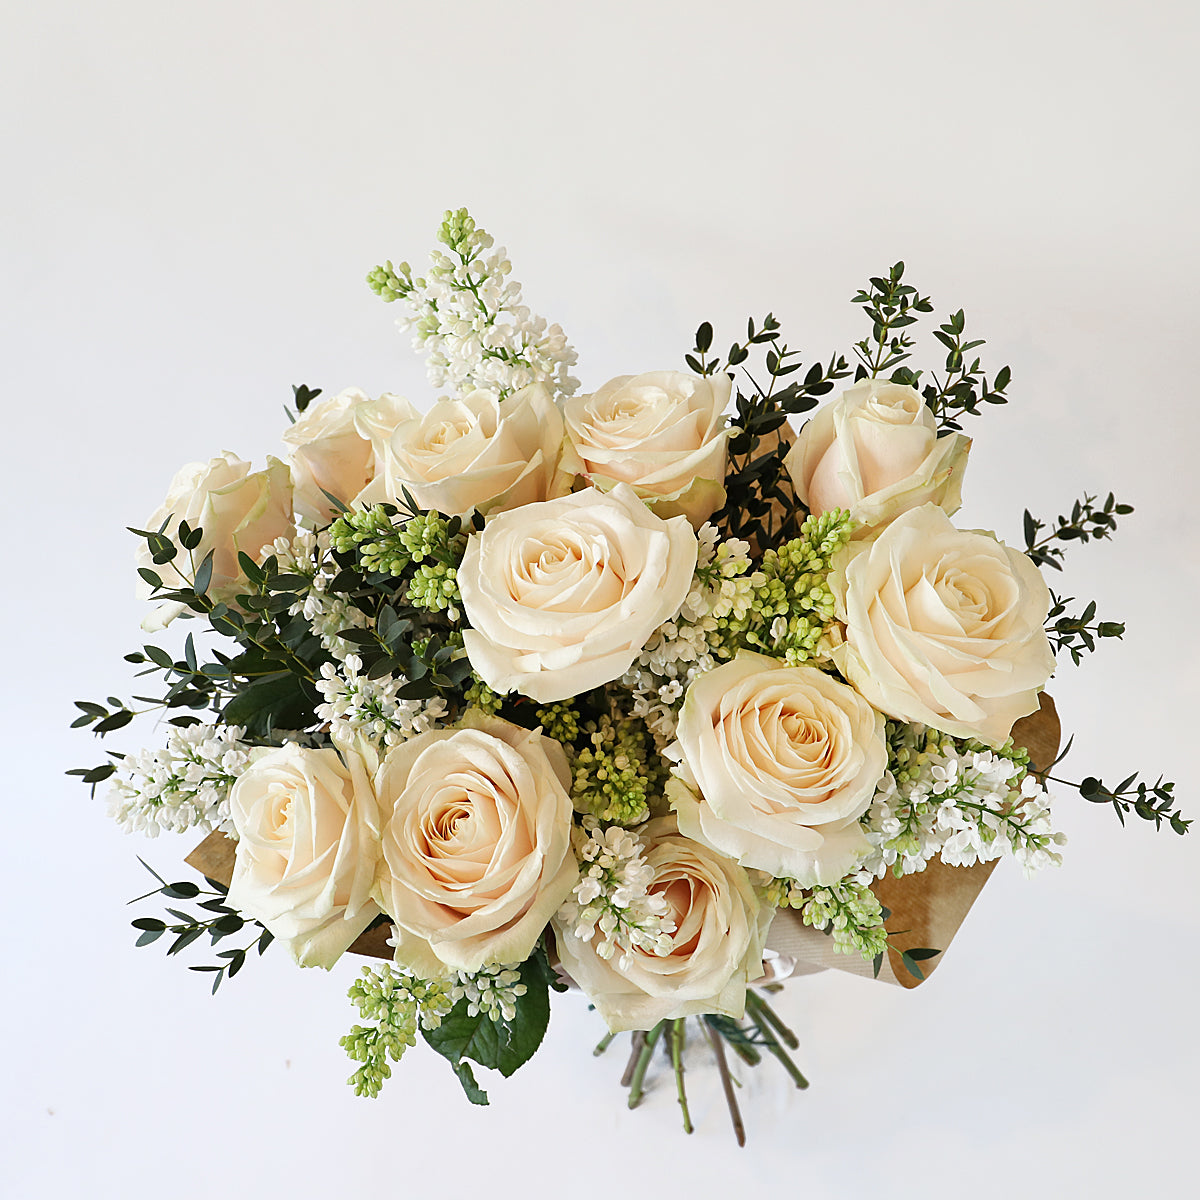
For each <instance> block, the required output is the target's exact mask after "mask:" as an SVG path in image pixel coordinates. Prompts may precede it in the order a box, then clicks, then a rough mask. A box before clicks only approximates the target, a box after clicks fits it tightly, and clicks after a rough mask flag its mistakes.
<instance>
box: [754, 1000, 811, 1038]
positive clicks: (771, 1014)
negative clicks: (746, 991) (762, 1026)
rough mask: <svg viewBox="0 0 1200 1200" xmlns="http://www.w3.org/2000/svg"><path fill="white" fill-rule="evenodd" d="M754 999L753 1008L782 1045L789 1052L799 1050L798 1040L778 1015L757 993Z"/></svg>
mask: <svg viewBox="0 0 1200 1200" xmlns="http://www.w3.org/2000/svg"><path fill="white" fill-rule="evenodd" d="M754 998H755V1000H756V1001H757V1003H756V1005H755V1007H756V1008H757V1009H758V1010H759V1011H760V1012H761V1013H762V1015H763V1016H764V1017H765V1018H766V1020H767V1021H768V1022H769V1023H770V1025H771V1027H772V1028H773V1029H774V1030H775V1032H776V1033H777V1034H779V1036H780V1038H781V1039H782V1040H783V1044H784V1045H785V1046H787V1048H788V1049H789V1050H799V1049H800V1039H799V1038H798V1037H797V1036H796V1035H795V1034H794V1033H793V1032H792V1031H791V1030H790V1029H789V1028H788V1027H787V1026H786V1025H785V1024H784V1023H783V1021H782V1019H781V1018H780V1016H779V1014H778V1013H777V1012H776V1011H775V1010H774V1009H773V1008H772V1007H771V1006H770V1005H769V1004H768V1003H767V1002H766V1001H765V1000H764V999H763V998H762V997H761V996H760V995H758V994H757V993H755V997H754Z"/></svg>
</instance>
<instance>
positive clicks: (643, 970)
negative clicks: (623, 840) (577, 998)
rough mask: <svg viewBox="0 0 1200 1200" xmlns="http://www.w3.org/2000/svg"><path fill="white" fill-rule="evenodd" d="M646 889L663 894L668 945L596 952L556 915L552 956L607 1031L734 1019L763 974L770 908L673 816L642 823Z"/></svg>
mask: <svg viewBox="0 0 1200 1200" xmlns="http://www.w3.org/2000/svg"><path fill="white" fill-rule="evenodd" d="M641 833H642V837H643V838H644V840H645V842H646V844H647V849H646V855H645V857H646V862H647V865H648V866H649V867H650V868H651V869H652V870H653V872H654V881H653V883H651V884H650V888H649V891H650V892H651V894H653V895H658V896H661V897H662V898H663V899H664V900H665V901H666V902H667V916H668V918H670V919H671V920H672V921H674V924H675V932H674V933H673V934H671V935H670V937H671V951H670V953H669V954H666V955H662V956H659V955H656V954H655V953H654V952H653V951H650V950H643V949H640V948H637V947H635V948H634V949H632V950H631V951H630V952H629V954H628V956H627V957H626V958H625V959H621V958H618V959H617V960H615V961H614V960H613V959H605V958H602V957H601V956H600V955H599V954H598V953H597V952H596V945H595V939H592V940H591V941H583V940H582V939H580V938H578V937H576V936H575V932H574V926H573V924H572V922H570V921H562V922H560V921H555V924H554V934H555V942H556V944H557V946H558V953H559V957H560V959H561V960H562V964H563V966H564V967H565V968H566V970H567V972H568V974H570V976H571V978H572V979H574V980H575V982H576V983H578V984H579V986H580V987H581V988H582V989H583V991H584V993H585V994H586V995H587V998H588V999H589V1000H590V1001H591V1002H592V1003H593V1004H594V1005H595V1006H596V1010H597V1011H598V1012H599V1013H600V1015H601V1016H602V1017H603V1018H604V1020H605V1021H606V1022H607V1023H608V1027H609V1029H611V1030H613V1031H614V1032H617V1033H619V1032H621V1031H623V1030H626V1029H653V1028H654V1026H655V1025H657V1024H658V1022H659V1021H665V1020H674V1019H675V1018H678V1017H689V1016H694V1015H697V1014H700V1013H722V1014H724V1015H725V1016H729V1017H740V1016H742V1014H743V1012H744V1010H745V1004H746V985H747V983H748V982H749V981H750V980H751V979H757V978H759V976H761V975H762V956H763V945H764V943H765V942H766V936H767V928H768V926H769V925H770V923H771V918H772V916H773V915H774V909H773V908H772V907H771V906H770V905H769V904H765V903H763V902H762V901H760V899H759V898H758V896H757V895H756V893H755V891H754V888H753V886H752V885H751V882H750V876H749V875H748V874H747V873H746V871H745V869H744V868H742V867H740V866H738V864H737V863H735V862H734V861H733V860H732V859H730V858H726V857H725V856H724V855H721V854H718V853H717V852H716V851H715V850H712V849H710V848H709V847H708V846H704V845H701V844H700V843H699V842H695V841H693V840H692V839H691V838H688V837H685V836H683V835H682V834H681V833H680V832H679V831H678V829H677V827H676V824H675V819H674V818H673V817H659V818H657V819H656V820H653V821H650V822H649V823H648V824H647V825H646V826H645V828H644V829H643V830H642V831H641Z"/></svg>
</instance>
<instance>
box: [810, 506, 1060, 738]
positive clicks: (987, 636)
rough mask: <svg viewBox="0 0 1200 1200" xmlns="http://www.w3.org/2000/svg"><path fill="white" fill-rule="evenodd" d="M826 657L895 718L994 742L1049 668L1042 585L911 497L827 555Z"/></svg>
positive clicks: (992, 544)
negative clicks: (831, 616) (831, 617)
mask: <svg viewBox="0 0 1200 1200" xmlns="http://www.w3.org/2000/svg"><path fill="white" fill-rule="evenodd" d="M829 584H830V587H831V589H832V590H833V593H834V598H835V600H836V603H837V618H838V620H839V621H840V622H841V623H842V625H843V626H844V639H845V640H844V642H843V643H842V644H841V645H839V646H836V647H835V648H834V650H833V659H834V662H835V663H836V664H837V667H838V669H839V670H840V671H841V672H842V674H843V676H844V677H845V678H846V680H847V681H848V682H849V683H850V684H852V685H853V686H854V687H855V688H856V689H857V690H858V691H859V692H860V693H861V694H862V695H863V696H864V697H865V698H866V699H867V700H868V701H869V702H870V703H871V704H873V705H874V706H875V707H876V708H878V709H880V710H881V711H882V712H885V713H887V714H888V715H889V716H891V717H895V718H897V719H898V720H901V721H914V722H918V723H920V724H923V725H932V726H933V727H934V728H935V729H940V730H942V731H944V732H945V733H949V734H952V735H954V736H955V737H973V738H978V739H979V740H981V741H983V742H986V743H987V744H988V745H992V746H998V745H1001V744H1002V743H1003V742H1004V741H1005V740H1006V739H1007V738H1008V735H1009V732H1010V730H1011V729H1012V725H1013V722H1014V721H1016V720H1017V718H1018V717H1023V716H1026V715H1027V714H1029V713H1031V712H1034V711H1035V710H1036V709H1037V707H1038V693H1039V692H1040V691H1041V690H1042V688H1043V687H1044V686H1045V683H1046V680H1047V679H1049V678H1050V676H1051V675H1052V674H1053V672H1054V653H1053V651H1052V650H1051V648H1050V642H1049V639H1048V638H1047V636H1046V632H1045V629H1044V628H1043V624H1044V622H1045V620H1046V616H1047V613H1048V611H1049V608H1050V593H1049V591H1048V590H1047V588H1046V584H1045V583H1044V582H1043V580H1042V577H1041V575H1040V574H1039V572H1038V569H1037V568H1036V567H1035V566H1034V565H1033V563H1032V562H1030V561H1029V559H1028V557H1027V556H1026V555H1024V554H1022V553H1021V552H1020V551H1018V550H1013V549H1011V548H1010V547H1008V546H1006V545H1004V543H1003V542H1000V541H998V540H997V539H996V538H995V537H994V536H993V535H992V534H990V533H983V532H979V531H963V530H959V529H955V528H954V526H953V525H952V524H951V523H950V518H949V517H948V516H946V514H945V512H943V511H942V509H940V508H938V507H937V506H936V505H933V504H926V505H923V506H922V507H921V508H915V509H913V510H911V511H910V512H907V513H904V514H903V515H902V516H899V517H897V518H896V519H895V520H894V521H893V522H892V523H891V524H890V525H888V526H887V527H886V528H885V529H884V530H883V531H882V532H880V533H879V534H878V535H877V536H875V537H874V538H871V539H869V540H867V541H864V542H855V543H851V545H850V546H849V547H847V548H846V549H845V550H843V551H841V552H839V554H838V555H837V556H835V559H834V564H833V570H832V571H831V572H830V575H829Z"/></svg>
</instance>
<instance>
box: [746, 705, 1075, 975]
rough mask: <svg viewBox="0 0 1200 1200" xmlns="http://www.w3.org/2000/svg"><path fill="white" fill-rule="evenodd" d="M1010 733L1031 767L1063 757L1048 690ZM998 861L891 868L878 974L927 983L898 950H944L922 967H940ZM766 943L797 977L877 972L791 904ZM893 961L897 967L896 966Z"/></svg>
mask: <svg viewBox="0 0 1200 1200" xmlns="http://www.w3.org/2000/svg"><path fill="white" fill-rule="evenodd" d="M1012 735H1013V740H1014V742H1016V744H1017V745H1018V746H1024V747H1025V749H1026V750H1028V751H1029V758H1030V765H1031V766H1032V767H1034V768H1035V769H1036V772H1037V773H1039V774H1043V775H1044V774H1045V773H1046V772H1047V771H1048V770H1049V769H1050V765H1051V763H1053V762H1054V758H1055V756H1056V755H1057V754H1058V743H1059V741H1060V739H1061V736H1062V729H1061V727H1060V725H1059V721H1058V713H1057V712H1056V711H1055V708H1054V701H1053V700H1051V699H1050V697H1049V696H1047V695H1046V694H1045V692H1043V693H1042V695H1041V706H1040V708H1039V709H1038V711H1037V712H1035V713H1032V714H1030V715H1029V716H1028V717H1022V718H1021V719H1020V720H1019V721H1018V722H1017V723H1016V724H1015V725H1014V726H1013V731H1012ZM996 861H997V860H993V861H992V862H989V863H976V864H975V865H974V866H972V867H948V866H947V865H946V864H945V863H944V862H942V860H941V859H940V858H935V859H933V860H931V861H930V863H929V865H928V866H927V867H926V868H925V870H923V871H919V872H917V873H916V874H914V875H904V876H902V877H901V878H899V879H897V878H895V877H894V876H893V875H891V874H890V873H889V874H887V875H885V876H884V877H883V878H882V879H879V880H877V881H876V882H875V883H873V884H872V885H871V890H872V891H873V892H874V893H875V895H876V896H878V897H879V902H880V903H881V904H882V905H883V906H884V907H885V908H887V909H890V910H891V914H892V915H891V916H890V917H889V918H888V920H887V924H886V927H887V929H888V932H889V933H894V936H893V937H892V938H891V939H890V940H889V947H892V948H893V953H891V954H889V955H888V956H887V958H886V959H885V960H884V962H883V965H882V967H881V969H880V972H879V978H880V979H883V980H886V981H887V982H888V983H898V984H899V985H900V986H901V987H905V988H914V987H916V986H917V985H918V984H919V983H920V982H921V980H919V979H916V978H915V977H913V976H912V975H910V974H909V973H908V971H907V970H906V969H905V968H904V967H902V966H900V954H899V951H901V950H911V949H913V948H914V947H916V946H927V947H929V948H930V949H933V950H940V951H941V953H940V954H938V955H937V956H935V957H934V958H929V959H926V960H925V961H924V962H923V963H922V964H921V970H922V971H923V972H924V974H925V977H926V978H928V977H929V976H930V975H931V974H932V973H933V972H934V971H935V970H936V969H937V967H938V964H940V963H941V961H942V960H943V959H944V958H945V957H946V951H947V949H949V946H950V943H951V942H952V941H953V940H954V935H955V934H956V933H957V932H958V930H959V926H961V925H962V923H963V921H964V920H965V919H966V916H967V913H968V912H970V910H971V905H972V904H974V903H975V898H976V897H977V896H978V895H979V893H980V892H981V891H982V890H983V885H984V884H985V883H987V881H988V877H989V876H990V875H991V873H992V871H993V870H994V868H995V866H996ZM900 930H904V931H905V932H903V933H901V932H899V931H900ZM767 945H768V947H769V948H770V949H772V950H774V951H776V952H778V953H779V954H782V955H786V956H787V957H789V958H792V959H795V960H796V968H795V970H794V972H793V974H796V975H810V974H813V973H815V972H817V971H823V970H825V969H827V968H830V967H832V968H834V969H836V970H840V971H849V972H850V973H851V974H854V975H862V976H865V977H867V978H870V977H871V976H872V974H873V967H872V964H871V963H869V962H867V961H866V960H865V959H863V958H862V957H860V956H859V955H857V954H854V953H851V954H835V953H834V950H833V939H832V938H831V937H829V936H828V935H826V934H824V933H819V932H817V931H816V930H814V929H810V928H809V927H808V926H807V925H805V924H804V922H803V920H802V919H801V918H800V915H799V914H798V913H796V912H794V911H792V910H791V909H780V910H779V913H778V914H777V915H776V917H775V923H774V924H773V925H772V926H771V934H770V937H769V938H768V939H767ZM893 964H894V965H895V966H896V967H898V968H899V969H898V971H895V970H893Z"/></svg>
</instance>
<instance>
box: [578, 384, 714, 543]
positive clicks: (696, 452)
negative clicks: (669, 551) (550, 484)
mask: <svg viewBox="0 0 1200 1200" xmlns="http://www.w3.org/2000/svg"><path fill="white" fill-rule="evenodd" d="M732 386H733V382H732V380H731V379H730V378H729V376H728V375H724V374H722V375H717V376H714V377H713V378H706V377H704V376H701V375H689V374H686V373H685V372H683V371H649V372H647V373H645V374H643V375H621V376H619V377H618V378H616V379H611V380H609V382H608V383H606V384H605V385H604V386H603V387H602V388H600V389H599V390H598V391H596V392H594V393H593V394H592V395H590V396H573V397H571V398H570V399H568V400H567V401H566V403H565V404H564V407H563V416H564V418H565V420H566V425H567V444H566V446H565V448H564V450H563V468H564V469H565V470H567V471H569V472H571V473H572V474H574V475H576V476H578V477H579V478H580V479H582V480H584V481H585V482H586V483H590V484H592V485H593V486H595V487H599V488H605V489H607V488H611V487H612V486H613V485H614V484H617V483H627V484H629V486H630V487H632V488H633V490H634V491H635V492H637V494H638V495H639V496H641V497H642V499H643V500H645V501H646V502H647V503H648V504H649V505H650V507H651V508H653V510H654V511H655V512H656V513H657V514H658V515H659V516H660V517H674V516H678V515H679V514H683V515H684V516H686V517H687V518H688V520H689V521H691V523H692V527H693V528H695V529H699V528H700V526H701V525H703V524H704V522H705V521H707V520H708V518H709V517H711V516H712V514H713V513H714V512H716V511H717V509H718V508H720V507H721V506H722V505H723V504H724V503H725V483H724V480H725V459H726V443H727V442H728V440H729V429H728V428H727V427H726V422H725V406H726V405H727V404H728V403H729V394H730V390H731V388H732Z"/></svg>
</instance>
